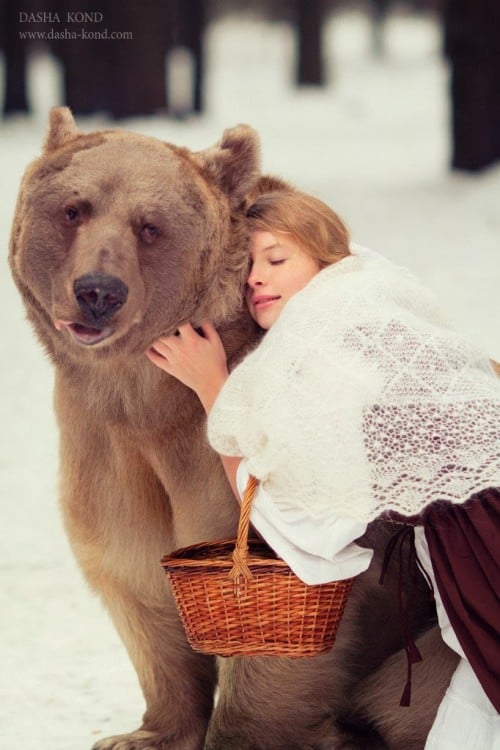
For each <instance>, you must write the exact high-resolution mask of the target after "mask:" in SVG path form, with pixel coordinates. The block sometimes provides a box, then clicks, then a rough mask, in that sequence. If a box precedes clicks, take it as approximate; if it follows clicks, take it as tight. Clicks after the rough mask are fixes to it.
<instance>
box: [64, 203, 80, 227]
mask: <svg viewBox="0 0 500 750" xmlns="http://www.w3.org/2000/svg"><path fill="white" fill-rule="evenodd" d="M64 215H65V217H66V220H67V221H68V222H69V223H70V224H72V223H73V222H75V221H78V219H79V218H80V211H79V210H78V209H77V208H75V206H66V208H65V209H64Z"/></svg>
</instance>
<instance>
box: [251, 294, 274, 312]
mask: <svg viewBox="0 0 500 750" xmlns="http://www.w3.org/2000/svg"><path fill="white" fill-rule="evenodd" d="M278 299H280V297H279V295H271V294H265V295H261V296H259V297H255V298H254V299H253V300H252V304H253V306H254V308H255V309H256V310H262V309H263V308H265V307H268V306H269V305H270V304H272V303H273V302H276V300H278Z"/></svg>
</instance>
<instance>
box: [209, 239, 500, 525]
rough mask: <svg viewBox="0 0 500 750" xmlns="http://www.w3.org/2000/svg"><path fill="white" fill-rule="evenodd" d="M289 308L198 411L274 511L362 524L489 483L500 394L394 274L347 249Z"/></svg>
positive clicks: (498, 472)
mask: <svg viewBox="0 0 500 750" xmlns="http://www.w3.org/2000/svg"><path fill="white" fill-rule="evenodd" d="M351 251H352V253H353V254H352V255H351V256H349V257H347V258H345V259H343V260H341V261H340V262H338V263H336V264H334V265H332V266H328V267H327V268H325V269H324V270H322V271H321V272H320V273H318V274H317V275H316V276H315V277H314V278H313V279H312V280H311V281H310V282H309V284H308V285H307V286H306V287H305V288H304V289H303V290H301V291H300V292H299V293H297V294H296V295H294V297H293V298H292V299H291V300H290V301H289V302H288V303H287V305H286V307H285V308H284V310H283V312H282V313H281V315H280V317H279V319H278V320H277V321H276V323H275V324H274V325H273V327H272V328H271V329H270V330H269V331H268V332H267V334H266V335H265V337H264V339H263V340H262V342H261V344H260V345H259V346H258V347H257V349H256V350H255V351H254V352H252V353H251V354H249V355H248V356H247V357H246V358H245V359H244V360H243V362H242V363H241V364H240V365H238V366H237V367H236V368H235V370H234V371H233V373H232V374H231V375H230V377H229V379H228V380H227V382H226V384H225V385H224V387H223V389H222V391H221V393H220V394H219V397H218V399H217V401H216V403H215V405H214V408H213V410H212V412H211V414H210V418H209V422H208V436H209V440H210V443H211V445H212V446H213V447H214V448H215V449H216V450H217V451H218V452H219V453H221V454H224V455H230V456H243V457H245V458H246V459H247V468H248V470H249V472H250V473H251V474H254V475H255V476H256V477H257V478H258V479H260V480H261V482H262V483H263V485H264V487H265V489H266V490H267V492H268V493H269V495H270V497H271V498H272V500H273V501H274V502H275V503H277V504H278V505H279V506H282V507H295V508H301V509H303V510H305V511H306V512H307V513H308V514H310V515H311V516H312V517H316V518H325V517H327V516H328V515H331V514H332V513H335V514H338V515H341V516H349V517H354V518H356V519H358V520H361V521H370V520H372V519H373V518H375V517H376V516H378V515H379V514H380V513H381V512H383V511H386V510H395V511H398V512H399V513H402V514H405V515H412V514H415V513H417V512H419V511H421V510H422V509H423V508H424V506H426V505H428V504H429V503H431V502H433V501H435V500H450V501H451V502H454V503H461V502H464V501H465V500H466V499H467V498H468V497H469V496H470V495H471V494H473V493H474V492H477V491H479V490H481V489H485V488H486V487H491V486H500V440H499V425H500V384H499V381H498V379H497V378H496V376H495V374H494V371H493V368H492V366H491V364H490V362H489V360H488V358H487V357H486V356H485V355H483V354H482V353H481V352H479V351H478V350H477V349H476V347H475V346H474V345H472V344H471V343H469V342H468V341H467V340H465V339H464V338H463V337H462V336H460V335H459V334H457V333H456V332H454V331H453V330H452V329H451V328H450V327H449V326H448V324H447V323H446V321H445V320H444V319H443V317H442V314H441V313H440V311H439V309H438V306H437V304H436V302H435V300H434V298H433V296H432V295H431V293H430V292H429V291H427V290H426V289H425V288H424V287H423V286H422V285H421V283H420V282H419V281H418V280H417V279H416V278H415V277H414V276H413V275H412V274H410V272H409V271H407V270H406V269H404V268H401V267H398V266H396V265H394V264H392V263H391V262H389V261H388V260H386V259H384V258H383V257H382V256H380V255H378V254H377V253H374V252H373V251H370V250H367V249H365V248H360V247H358V246H355V245H353V246H352V248H351Z"/></svg>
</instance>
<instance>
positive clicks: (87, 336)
mask: <svg viewBox="0 0 500 750" xmlns="http://www.w3.org/2000/svg"><path fill="white" fill-rule="evenodd" d="M54 325H55V327H56V328H57V330H58V331H61V330H63V328H65V329H66V330H68V331H69V332H70V334H71V335H72V336H73V338H74V339H76V341H78V343H79V344H84V345H85V346H91V345H92V344H97V343H98V342H99V341H103V340H104V339H105V338H107V337H108V336H109V335H110V334H111V332H112V331H111V327H110V326H107V327H105V328H90V327H89V326H84V325H81V323H73V322H70V321H67V320H56V321H55V322H54Z"/></svg>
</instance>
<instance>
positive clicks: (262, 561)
mask: <svg viewBox="0 0 500 750" xmlns="http://www.w3.org/2000/svg"><path fill="white" fill-rule="evenodd" d="M257 484H258V483H257V480H255V479H254V478H253V477H251V478H250V480H249V482H248V485H247V488H246V491H245V494H244V497H243V502H242V505H241V514H240V521H239V526H238V538H237V539H236V540H234V539H233V540H225V541H221V542H206V543H204V544H196V545H193V546H191V547H185V548H183V549H180V550H177V551H176V552H173V553H172V554H170V555H167V556H165V557H164V558H163V559H162V561H161V562H162V565H163V568H164V570H165V572H166V574H167V576H168V578H169V581H170V584H171V586H172V590H173V593H174V598H175V601H176V604H177V608H178V610H179V613H180V616H181V619H182V622H183V625H184V629H185V631H186V635H187V638H188V641H189V643H190V644H191V646H192V648H193V649H194V650H195V651H200V652H202V653H206V654H218V655H219V656H234V655H241V656H289V657H300V656H312V655H314V654H318V653H321V652H323V651H327V650H329V649H330V648H331V647H332V646H333V643H334V641H335V637H336V634H337V629H338V626H339V623H340V619H341V617H342V613H343V611H344V608H345V605H346V602H347V597H348V595H349V591H350V589H351V586H352V581H353V579H352V578H349V579H346V580H344V581H334V582H332V583H326V584H321V585H318V586H307V585H306V584H305V583H303V582H302V581H301V580H300V579H299V578H297V576H296V575H295V574H294V573H293V572H292V570H291V569H290V568H289V566H288V565H287V564H286V563H285V562H284V561H283V560H280V559H279V558H277V557H276V555H275V554H274V552H273V551H272V550H271V549H270V548H269V547H268V546H267V545H266V544H265V543H264V542H261V541H259V540H254V539H250V540H249V539H248V530H249V524H250V520H249V519H250V510H251V503H252V500H253V496H254V493H255V489H256V486H257Z"/></svg>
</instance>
